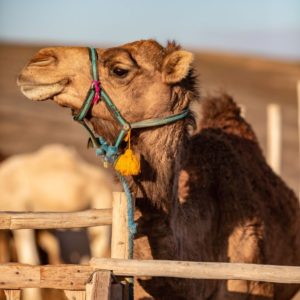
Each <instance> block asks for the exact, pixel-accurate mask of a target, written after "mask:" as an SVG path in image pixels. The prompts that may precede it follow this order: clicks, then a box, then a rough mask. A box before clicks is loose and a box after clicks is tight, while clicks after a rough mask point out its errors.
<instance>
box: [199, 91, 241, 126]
mask: <svg viewBox="0 0 300 300" xmlns="http://www.w3.org/2000/svg"><path fill="white" fill-rule="evenodd" d="M240 116H241V110H240V108H239V107H238V106H237V104H236V103H235V102H234V100H233V98H232V97H231V96H229V95H228V94H221V95H220V96H216V97H207V98H204V99H203V100H202V117H203V121H208V120H217V119H219V120H220V119H229V118H238V117H240Z"/></svg>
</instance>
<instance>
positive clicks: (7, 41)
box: [0, 0, 300, 262]
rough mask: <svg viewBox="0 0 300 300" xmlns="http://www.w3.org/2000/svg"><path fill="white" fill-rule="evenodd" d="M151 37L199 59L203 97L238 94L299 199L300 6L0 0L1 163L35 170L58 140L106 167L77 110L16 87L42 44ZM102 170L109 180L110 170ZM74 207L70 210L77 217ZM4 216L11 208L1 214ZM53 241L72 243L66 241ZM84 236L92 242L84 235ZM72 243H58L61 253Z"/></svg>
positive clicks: (233, 0) (105, 43)
mask: <svg viewBox="0 0 300 300" xmlns="http://www.w3.org/2000/svg"><path fill="white" fill-rule="evenodd" d="M148 38H154V39H156V40H158V41H159V42H160V43H162V44H165V43H166V42H167V41H168V40H176V41H177V42H179V43H180V44H181V45H182V46H183V47H184V48H187V49H190V50H191V51H193V52H194V53H195V67H196V70H197V73H198V75H199V80H200V88H201V94H202V95H209V94H215V93H218V92H220V91H221V92H223V91H226V92H227V93H229V94H230V95H232V96H233V97H234V99H235V101H236V102H237V103H239V104H240V105H241V108H242V110H243V114H244V115H245V117H246V119H247V120H248V121H249V122H250V123H251V125H252V126H253V128H254V130H255V132H256V134H257V136H258V139H259V141H260V144H261V147H262V149H263V151H264V153H265V155H266V156H267V158H268V160H269V161H271V162H272V165H273V168H274V169H275V171H276V172H277V173H279V174H280V175H281V176H282V177H283V178H284V180H285V181H286V182H287V183H288V185H289V186H290V187H291V188H292V189H293V190H294V191H295V193H297V194H298V193H299V175H300V172H299V129H298V119H299V109H298V101H300V100H297V97H299V98H300V96H299V95H298V96H297V83H298V82H299V80H300V1H298V0H264V1H261V0H251V1H250V0H246V1H238V0H227V1H222V0H212V1H196V0H185V1H181V0H173V1H158V0H152V1H146V0H123V1H121V0H118V1H117V0H110V1H103V0H72V1H71V0H51V1H50V0H49V1H41V0H26V1H21V0H0V141H1V143H0V153H1V157H2V158H7V157H10V159H12V158H13V157H14V155H22V156H21V158H22V159H23V160H24V162H23V160H22V163H24V164H26V163H29V164H32V160H30V159H32V157H35V156H34V155H33V156H30V157H31V158H30V157H29V158H30V159H29V162H28V156H24V154H26V153H31V152H33V151H37V150H38V149H39V148H40V147H42V146H45V145H49V144H53V143H55V144H61V145H62V146H61V147H65V146H69V147H71V148H72V149H75V151H76V153H77V154H76V155H79V156H81V157H82V159H83V163H88V164H89V166H90V167H91V168H93V167H95V166H96V167H97V168H98V167H99V166H100V163H99V162H98V160H97V159H96V158H95V156H94V152H93V151H91V150H87V149H86V140H87V137H86V132H85V131H84V130H83V129H82V128H81V126H79V125H77V124H75V123H74V122H72V118H71V116H70V112H69V111H68V110H65V109H61V108H60V107H58V106H56V105H53V103H46V102H43V103H38V102H30V101H29V100H27V99H25V97H24V96H23V95H21V93H20V91H19V89H18V88H17V86H16V78H17V76H18V73H19V72H20V70H21V69H22V67H23V66H24V65H25V64H26V62H27V61H28V60H29V59H30V58H31V56H32V55H33V54H34V53H35V52H36V51H37V50H38V49H39V48H42V47H44V46H56V45H80V46H84V47H86V46H96V47H109V46H116V45H118V44H122V43H126V42H131V41H134V40H138V39H148ZM298 86H299V88H298V89H299V94H300V85H299V84H298ZM54 148H55V147H54ZM58 148H59V147H58ZM62 149H64V148H60V150H57V149H56V150H55V149H54V150H53V148H51V147H50V150H49V151H50V152H48V155H50V156H52V157H55V156H56V155H55V154H54V155H52V154H51V151H52V150H53V151H64V150H62ZM65 150H66V153H67V152H68V151H71V154H66V155H67V156H68V155H69V157H71V158H70V159H72V155H73V154H74V151H73V150H70V148H66V149H65ZM72 151H73V152H72ZM74 155H75V154H74ZM18 157H19V158H18V159H21V158H20V156H18ZM44 159H45V158H44ZM35 163H37V164H39V162H35ZM12 164H13V165H14V167H11V166H9V167H7V168H8V169H9V170H8V171H5V172H8V173H5V172H4V171H3V172H2V173H1V172H0V177H1V176H4V175H1V174H6V178H7V177H9V178H14V177H16V176H17V175H16V174H18V170H17V168H18V167H17V166H16V165H17V164H16V163H12ZM21 165H22V164H21ZM18 166H19V165H18ZM59 166H61V168H64V166H62V165H59ZM1 167H2V166H1V165H0V170H1ZM98 169H99V168H98ZM45 172H47V170H46V171H45ZM62 172H63V171H62ZM99 172H100V173H101V174H102V175H103V174H104V175H103V176H104V177H105V178H106V174H105V173H102V172H104V171H102V170H99ZM7 174H8V175H7ZM31 175H32V174H31ZM102 175H101V176H102ZM23 176H24V175H23ZM25 176H26V175H25ZM28 176H29V175H28ZM32 176H34V175H32ZM99 176H100V175H99ZM101 178H102V177H101ZM97 180H102V179H95V182H96V183H97ZM0 181H1V178H0ZM8 185H9V184H6V185H5V187H4V189H5V188H6V187H7V186H8ZM53 186H55V185H53ZM79 191H80V192H79V193H83V192H82V190H81V189H79ZM4 192H5V191H1V190H0V193H1V194H3V193H4ZM10 195H12V193H10ZM14 195H15V194H14ZM15 197H17V194H16V196H15ZM90 198H91V197H90ZM90 198H89V199H90ZM89 199H88V200H86V202H84V203H85V205H86V206H91V205H94V204H91V203H88V202H89ZM11 201H14V202H15V203H16V201H17V200H11ZM51 201H54V200H51ZM57 201H58V202H59V201H61V199H58V200H57ZM0 202H1V200H0ZM9 202H10V201H7V203H9ZM26 203H27V202H26ZM45 203H46V202H45ZM27 204H28V203H27ZM107 205H108V204H107ZM28 207H29V208H31V209H32V207H31V206H30V205H29V204H28V205H27V206H26V207H25V208H26V209H28ZM75 207H76V205H75V206H72V205H71V204H70V210H72V209H73V210H74V209H75ZM21 208H22V207H21V204H20V209H21ZM39 208H40V210H43V208H48V206H40V207H39ZM78 208H80V209H83V208H84V207H78V206H77V207H76V209H78ZM5 209H6V210H9V209H10V207H8V208H5V207H3V208H1V210H5ZM52 209H53V210H55V209H56V208H55V207H53V208H52ZM58 209H59V208H58ZM44 210H45V209H44ZM46 210H47V209H46ZM48 210H49V208H48ZM56 236H58V238H60V240H61V241H65V238H61V237H60V234H56ZM80 238H81V241H85V240H84V239H86V235H85V236H81V237H79V240H80ZM71 239H72V240H74V239H75V237H74V236H72V237H71ZM66 244H68V243H65V246H64V245H63V242H61V243H60V246H61V247H66ZM78 244H80V242H78ZM81 244H84V243H81ZM0 247H1V245H0ZM0 251H1V249H0ZM2 251H4V250H2ZM90 251H91V250H90V249H79V248H78V251H77V253H75V254H74V253H73V254H72V253H71V254H70V255H69V257H65V258H64V261H67V262H69V261H70V262H77V261H78V260H79V259H80V257H82V256H84V253H86V254H87V255H89V254H90ZM2 253H3V252H2ZM0 254H1V252H0ZM72 255H73V256H72ZM61 256H63V253H62V254H61ZM72 257H73V258H72ZM60 259H61V257H60Z"/></svg>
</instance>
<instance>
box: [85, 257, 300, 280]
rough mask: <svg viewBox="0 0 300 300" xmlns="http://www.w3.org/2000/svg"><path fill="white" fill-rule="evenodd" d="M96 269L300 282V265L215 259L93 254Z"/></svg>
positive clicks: (160, 275) (118, 271)
mask: <svg viewBox="0 0 300 300" xmlns="http://www.w3.org/2000/svg"><path fill="white" fill-rule="evenodd" d="M90 265H91V266H92V267H93V268H94V269H101V270H111V271H112V272H113V274H114V275H120V276H137V277H141V276H158V277H178V278H191V279H241V280H253V281H266V282H277V283H300V267H289V266H272V265H258V264H244V263H212V262H188V261H167V260H135V259H133V260H126V259H125V260H123V259H106V258H93V259H92V260H91V262H90Z"/></svg>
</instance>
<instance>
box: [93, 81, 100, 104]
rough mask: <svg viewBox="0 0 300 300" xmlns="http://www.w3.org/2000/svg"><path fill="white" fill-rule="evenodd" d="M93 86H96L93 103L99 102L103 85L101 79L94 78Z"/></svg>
mask: <svg viewBox="0 0 300 300" xmlns="http://www.w3.org/2000/svg"><path fill="white" fill-rule="evenodd" d="M92 86H93V87H94V88H95V96H94V98H93V101H92V104H97V103H98V101H99V99H100V92H101V86H100V81H99V80H93V82H92Z"/></svg>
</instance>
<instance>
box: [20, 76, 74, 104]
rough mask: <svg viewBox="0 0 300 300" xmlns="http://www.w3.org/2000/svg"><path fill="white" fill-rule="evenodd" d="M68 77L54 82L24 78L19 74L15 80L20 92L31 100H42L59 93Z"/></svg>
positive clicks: (66, 82)
mask: <svg viewBox="0 0 300 300" xmlns="http://www.w3.org/2000/svg"><path fill="white" fill-rule="evenodd" d="M67 84H68V79H62V80H60V81H58V82H55V83H49V84H44V83H38V82H30V81H27V80H24V79H23V78H22V77H21V76H20V77H19V78H18V80H17V85H18V86H19V87H20V89H21V92H22V94H23V95H24V96H25V97H27V98H28V99H31V100H33V101H44V100H48V99H52V98H53V97H54V96H56V95H58V94H60V93H61V92H62V91H63V90H64V88H65V87H66V85H67Z"/></svg>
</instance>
